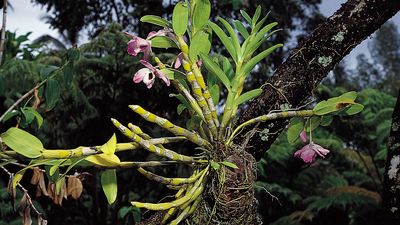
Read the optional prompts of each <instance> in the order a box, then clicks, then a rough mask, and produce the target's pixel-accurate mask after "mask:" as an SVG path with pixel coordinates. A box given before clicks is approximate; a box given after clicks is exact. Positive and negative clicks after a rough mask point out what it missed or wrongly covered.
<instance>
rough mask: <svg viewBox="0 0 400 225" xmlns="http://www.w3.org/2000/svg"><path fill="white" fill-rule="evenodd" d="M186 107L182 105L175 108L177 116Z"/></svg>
mask: <svg viewBox="0 0 400 225" xmlns="http://www.w3.org/2000/svg"><path fill="white" fill-rule="evenodd" d="M186 108H187V107H186V105H184V104H179V105H178V107H177V108H176V111H177V113H178V115H181V114H182V112H183V110H185V109H186Z"/></svg>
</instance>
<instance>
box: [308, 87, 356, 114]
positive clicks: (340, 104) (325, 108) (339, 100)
mask: <svg viewBox="0 0 400 225" xmlns="http://www.w3.org/2000/svg"><path fill="white" fill-rule="evenodd" d="M356 97H357V93H356V92H354V91H351V92H347V93H344V94H342V95H340V96H338V97H333V98H330V99H328V100H326V101H321V102H319V103H318V104H317V105H316V106H315V107H314V109H313V111H314V113H315V114H316V115H325V114H328V113H332V112H336V111H339V110H341V109H344V108H345V107H349V105H354V104H358V103H355V102H354V100H355V99H356ZM350 107H351V106H350ZM360 109H361V110H362V108H361V107H360V106H355V108H353V109H352V110H351V111H350V113H353V112H352V111H353V110H354V113H358V112H359V111H358V110H360Z"/></svg>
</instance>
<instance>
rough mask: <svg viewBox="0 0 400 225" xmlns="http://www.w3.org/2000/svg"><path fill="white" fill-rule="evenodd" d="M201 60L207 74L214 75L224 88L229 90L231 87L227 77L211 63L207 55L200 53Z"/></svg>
mask: <svg viewBox="0 0 400 225" xmlns="http://www.w3.org/2000/svg"><path fill="white" fill-rule="evenodd" d="M200 56H201V59H202V60H203V63H204V66H205V67H206V68H207V70H208V71H209V72H211V73H212V74H214V75H216V76H217V77H218V78H219V80H220V81H221V82H222V83H223V84H224V85H225V87H226V88H227V89H228V90H230V88H231V85H230V82H229V79H228V77H227V76H226V75H225V73H224V71H222V69H221V68H219V66H218V65H217V64H216V63H215V62H213V61H212V60H211V59H210V57H208V55H205V54H202V53H200Z"/></svg>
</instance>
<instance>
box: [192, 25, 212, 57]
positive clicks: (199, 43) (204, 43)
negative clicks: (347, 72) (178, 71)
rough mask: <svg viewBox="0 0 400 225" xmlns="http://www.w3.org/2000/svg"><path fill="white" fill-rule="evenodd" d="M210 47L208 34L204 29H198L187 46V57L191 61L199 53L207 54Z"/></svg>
mask: <svg viewBox="0 0 400 225" xmlns="http://www.w3.org/2000/svg"><path fill="white" fill-rule="evenodd" d="M210 49H211V41H210V34H209V33H207V32H206V31H205V30H199V31H198V32H196V34H195V35H194V36H193V37H192V42H191V43H190V47H189V57H190V59H191V60H193V61H197V60H198V56H199V54H200V52H201V53H204V54H208V53H209V52H210Z"/></svg>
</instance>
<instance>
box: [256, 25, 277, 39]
mask: <svg viewBox="0 0 400 225" xmlns="http://www.w3.org/2000/svg"><path fill="white" fill-rule="evenodd" d="M276 25H278V23H277V22H273V23H270V24H267V25H265V27H263V28H262V29H261V30H260V31H259V32H258V33H257V35H256V36H254V39H253V41H254V42H258V41H259V40H261V39H262V38H263V37H264V35H265V34H266V33H267V32H268V31H270V30H271V29H272V28H274V27H275V26H276Z"/></svg>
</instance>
